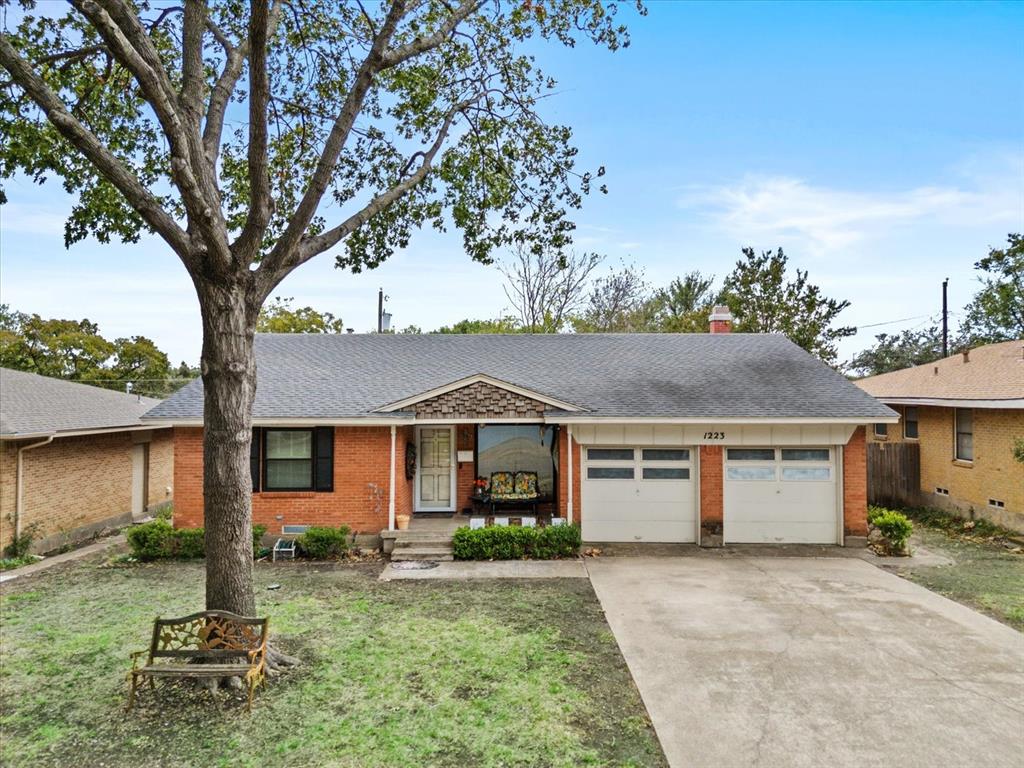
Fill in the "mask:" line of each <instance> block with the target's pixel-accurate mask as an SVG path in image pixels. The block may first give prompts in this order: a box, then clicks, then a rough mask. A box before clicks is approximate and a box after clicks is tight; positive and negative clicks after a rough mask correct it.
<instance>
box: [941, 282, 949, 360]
mask: <svg viewBox="0 0 1024 768" xmlns="http://www.w3.org/2000/svg"><path fill="white" fill-rule="evenodd" d="M948 288H949V278H948V277H947V278H946V279H945V280H943V281H942V356H943V357H949V305H948V303H947V301H946V291H947V289H948Z"/></svg>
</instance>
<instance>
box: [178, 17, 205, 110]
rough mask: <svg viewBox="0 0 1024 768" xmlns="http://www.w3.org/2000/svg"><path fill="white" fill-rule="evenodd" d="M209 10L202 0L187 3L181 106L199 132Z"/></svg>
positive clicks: (182, 58)
mask: <svg viewBox="0 0 1024 768" xmlns="http://www.w3.org/2000/svg"><path fill="white" fill-rule="evenodd" d="M207 12H208V8H207V7H206V3H205V2H202V1H201V0H185V18H184V22H183V24H182V44H181V97H180V98H181V105H182V107H183V108H184V110H185V114H186V116H187V117H188V119H189V122H190V123H191V124H192V125H193V126H194V127H195V130H198V127H199V119H200V115H201V111H202V107H201V103H202V98H203V80H204V72H203V31H204V30H205V29H206V15H207Z"/></svg>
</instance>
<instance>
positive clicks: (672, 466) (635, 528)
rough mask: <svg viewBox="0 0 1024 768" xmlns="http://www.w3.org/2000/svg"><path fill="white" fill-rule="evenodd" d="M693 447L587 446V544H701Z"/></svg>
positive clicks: (584, 513)
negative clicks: (697, 532)
mask: <svg viewBox="0 0 1024 768" xmlns="http://www.w3.org/2000/svg"><path fill="white" fill-rule="evenodd" d="M691 456H692V452H691V451H690V449H689V448H644V447H642V446H635V447H618V448H610V447H609V448H598V447H594V448H589V447H588V448H584V449H583V459H584V460H583V467H582V469H583V488H582V492H583V499H582V502H583V515H582V517H583V539H584V540H585V541H609V542H611V541H619V542H623V541H658V542H692V541H695V540H696V518H695V509H696V505H695V504H694V485H695V483H696V478H695V476H693V471H692V466H691Z"/></svg>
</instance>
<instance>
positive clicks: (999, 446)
mask: <svg viewBox="0 0 1024 768" xmlns="http://www.w3.org/2000/svg"><path fill="white" fill-rule="evenodd" d="M857 385H858V386H860V387H861V389H863V390H864V391H865V392H867V393H869V394H871V395H873V396H875V397H877V398H878V399H879V400H881V401H882V402H884V403H886V404H888V405H890V406H892V407H893V408H895V409H896V410H897V411H898V412H899V413H900V416H901V417H902V418H901V423H900V424H892V425H890V424H876V425H874V426H873V427H872V428H871V430H869V433H868V440H869V441H871V442H872V443H876V444H880V445H883V446H884V445H891V444H898V443H908V442H909V443H917V444H918V446H919V451H920V466H921V470H920V472H921V475H920V494H919V497H918V498H917V499H916V503H919V504H923V505H929V506H936V507H940V508H944V509H948V510H952V511H956V512H958V513H962V514H967V515H971V516H973V515H978V516H981V517H985V518H988V519H989V520H992V521H993V522H996V523H999V524H1000V525H1004V526H1006V527H1008V528H1014V529H1016V530H1018V531H1024V464H1021V463H1020V462H1018V461H1016V460H1015V459H1014V456H1013V446H1014V441H1015V440H1020V439H1024V340H1018V341H1006V342H1003V343H1001V344H989V345H986V346H983V347H978V348H976V349H971V350H968V351H966V352H963V353H961V354H956V355H953V356H951V357H947V358H944V359H942V360H938V361H937V362H934V363H928V364H927V365H918V366H916V367H914V368H905V369H904V370H902V371H893V372H891V373H884V374H882V375H880V376H872V377H870V378H866V379H861V380H860V381H858V382H857ZM883 450H884V449H883Z"/></svg>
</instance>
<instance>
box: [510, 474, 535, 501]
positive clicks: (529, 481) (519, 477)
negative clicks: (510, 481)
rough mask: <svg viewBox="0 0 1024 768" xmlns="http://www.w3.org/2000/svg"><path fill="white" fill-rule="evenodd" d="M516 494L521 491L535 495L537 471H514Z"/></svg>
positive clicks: (528, 494)
mask: <svg viewBox="0 0 1024 768" xmlns="http://www.w3.org/2000/svg"><path fill="white" fill-rule="evenodd" d="M515 492H516V493H517V494H519V493H522V494H526V495H527V496H536V495H537V473H536V472H516V491H515Z"/></svg>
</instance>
